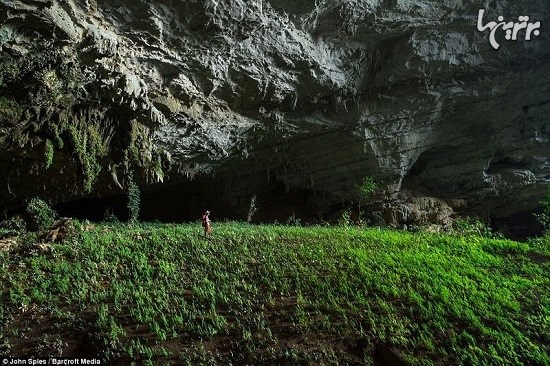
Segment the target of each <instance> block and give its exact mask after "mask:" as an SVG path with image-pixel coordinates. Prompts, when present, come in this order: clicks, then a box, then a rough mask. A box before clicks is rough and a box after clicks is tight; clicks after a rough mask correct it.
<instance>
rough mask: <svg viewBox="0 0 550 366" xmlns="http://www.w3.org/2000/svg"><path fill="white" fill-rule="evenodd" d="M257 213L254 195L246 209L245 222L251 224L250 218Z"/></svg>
mask: <svg viewBox="0 0 550 366" xmlns="http://www.w3.org/2000/svg"><path fill="white" fill-rule="evenodd" d="M257 211H258V208H257V207H256V195H254V196H252V198H251V199H250V206H249V207H248V216H247V217H246V222H251V221H252V217H253V216H254V214H255V213H256V212H257Z"/></svg>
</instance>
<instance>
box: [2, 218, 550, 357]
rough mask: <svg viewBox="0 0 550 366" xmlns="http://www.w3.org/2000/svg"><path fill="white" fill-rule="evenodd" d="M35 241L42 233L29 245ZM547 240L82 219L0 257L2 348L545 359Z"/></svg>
mask: <svg viewBox="0 0 550 366" xmlns="http://www.w3.org/2000/svg"><path fill="white" fill-rule="evenodd" d="M25 240H26V241H27V242H29V243H30V242H31V241H32V240H33V239H32V238H26V239H23V238H22V237H20V238H19V241H20V242H21V241H25ZM548 247H549V242H548V240H544V239H540V240H538V241H533V242H530V243H518V242H514V241H509V240H494V239H487V238H482V237H475V236H468V237H459V236H450V235H439V234H428V233H422V232H419V233H407V232H401V231H392V230H380V229H359V228H349V227H348V228H346V227H308V228H302V227H290V226H270V225H262V226H253V225H245V224H240V223H218V224H216V225H215V226H214V235H213V237H212V238H209V239H206V238H203V237H202V236H201V228H200V226H199V225H191V224H185V225H167V224H139V225H133V226H128V225H122V224H114V225H108V224H100V225H96V226H91V225H86V224H81V223H77V224H76V229H75V233H74V234H73V235H71V236H70V237H68V238H67V239H65V241H63V242H61V243H57V244H53V250H52V251H51V252H44V253H40V252H39V251H36V250H35V249H33V247H32V246H31V244H28V243H27V244H25V243H23V244H20V245H19V247H17V248H15V249H10V250H7V251H1V252H0V279H1V282H2V291H3V292H2V303H1V306H0V319H1V326H2V328H1V335H0V354H8V355H14V356H18V355H21V356H28V355H40V356H45V355H56V356H59V355H63V356H72V355H78V356H83V355H97V354H100V355H101V356H102V357H104V358H106V359H108V360H109V362H108V364H109V365H111V364H113V365H130V364H136V365H142V364H150V365H162V364H166V365H202V364H220V365H227V364H251V365H257V364H265V365H272V364H273V365H278V364H321V365H333V364H343V365H345V364H367V365H369V364H373V365H384V364H391V362H392V358H395V360H394V362H397V363H395V364H399V363H400V362H401V363H402V364H413V365H417V364H418V365H521V364H524V365H550V351H549V345H550V262H549V259H550V253H549V250H548Z"/></svg>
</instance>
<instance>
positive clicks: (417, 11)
mask: <svg viewBox="0 0 550 366" xmlns="http://www.w3.org/2000/svg"><path fill="white" fill-rule="evenodd" d="M481 6H482V4H479V5H475V4H471V3H470V2H463V1H439V0H425V1H420V2H418V1H415V2H405V1H397V2H396V1H373V0H355V1H344V0H337V1H333V0H331V1H328V0H321V1H317V0H316V1H314V0H304V1H299V2H297V1H289V0H247V1H244V0H222V1H213V0H207V1H174V2H165V1H143V0H120V1H115V2H113V1H107V0H88V1H84V0H63V1H62V0H0V62H2V70H3V71H2V74H1V75H0V76H1V84H0V95H1V96H2V98H3V99H1V100H0V102H2V103H0V115H1V116H0V121H1V122H0V166H1V169H0V185H1V186H2V187H3V189H2V193H1V194H0V204H1V205H2V206H5V207H14V206H17V205H18V204H20V202H21V201H22V199H24V198H26V197H29V196H35V195H40V196H43V197H47V198H49V199H50V200H51V201H52V202H64V201H68V200H72V199H76V198H79V197H85V196H88V197H89V196H91V195H92V194H93V195H94V196H98V195H99V196H104V195H109V194H113V193H121V189H120V187H121V186H123V185H124V184H125V183H124V182H118V181H117V182H114V180H116V179H114V180H113V178H112V177H117V172H119V174H118V177H119V178H120V177H121V176H122V175H121V173H122V172H123V171H124V170H125V169H128V166H130V167H134V168H135V169H138V168H139V169H141V179H142V180H143V182H142V186H143V187H144V190H145V191H147V189H149V188H147V187H151V189H157V190H158V189H162V187H163V186H157V185H155V183H156V182H160V181H162V182H164V183H163V184H164V185H175V184H180V185H182V187H183V186H185V187H191V186H192V185H193V182H198V181H200V179H202V178H204V179H206V178H205V177H207V178H208V179H211V181H213V182H217V183H216V184H215V186H216V187H218V188H216V189H217V190H218V193H217V197H218V198H219V199H222V198H223V199H225V200H226V201H227V202H226V203H227V207H229V206H231V207H232V206H234V205H235V204H236V202H241V201H243V202H247V201H250V197H251V196H252V195H254V194H256V193H262V192H265V191H266V190H272V189H273V184H272V183H273V182H274V181H276V182H278V183H279V184H280V185H283V186H285V187H286V189H287V192H288V191H289V190H290V191H291V190H296V189H300V190H304V191H307V192H310V193H311V194H309V195H308V202H307V207H309V209H310V210H313V211H319V212H322V211H327V210H330V207H331V205H335V204H339V203H341V202H345V201H348V200H355V199H357V198H358V197H359V196H358V195H359V192H358V191H357V188H356V187H357V183H358V182H360V181H361V180H362V179H363V178H364V177H365V176H373V177H374V178H375V179H376V180H377V181H378V182H380V184H381V185H382V187H383V192H382V193H381V196H379V197H378V198H377V199H378V200H380V201H382V202H386V203H391V207H390V208H391V210H392V211H393V214H392V215H394V216H395V217H396V220H398V221H399V220H404V221H408V220H413V221H415V220H420V221H426V220H428V221H429V220H435V221H445V220H446V219H445V218H444V217H439V216H437V215H438V214H435V213H434V212H435V211H437V210H442V212H443V213H442V215H443V216H448V213H449V210H450V207H449V205H447V204H446V203H445V202H446V201H448V202H451V206H453V207H454V206H455V205H454V204H453V203H452V202H455V203H456V202H462V203H463V207H465V208H462V209H461V210H462V211H463V212H475V211H477V212H486V213H488V214H490V215H508V214H511V213H513V212H518V211H522V210H527V209H532V208H534V207H535V206H536V205H537V203H538V201H539V199H540V197H541V196H542V195H543V194H544V190H545V187H546V186H547V185H548V183H549V180H550V179H549V177H550V145H549V138H550V118H549V117H550V92H549V91H550V77H549V75H550V54H549V50H550V39H549V33H548V31H546V30H545V29H543V30H542V34H541V35H540V37H538V38H536V39H533V40H531V41H529V42H527V41H525V40H520V41H518V42H504V41H503V44H502V47H501V49H500V50H498V51H495V50H494V49H492V48H491V47H490V45H489V42H488V35H487V33H480V32H478V31H477V30H476V21H477V11H478V8H479V7H481ZM487 14H488V15H487V16H489V17H493V18H496V17H497V16H498V15H503V16H504V17H505V18H507V19H513V20H515V19H517V17H518V16H519V15H523V14H528V15H530V16H531V18H532V19H536V20H540V21H541V22H542V24H545V23H547V24H550V23H549V22H550V5H549V3H548V1H546V0H536V1H511V0H499V1H494V2H491V7H490V8H488V9H487ZM21 60H24V62H19V63H18V61H21ZM3 107H4V109H2V108H3ZM78 116H81V117H78ZM86 116H88V117H86ZM91 116H94V117H93V118H92V117H91ZM78 118H83V119H86V118H91V119H93V121H95V122H94V123H95V125H94V126H97V131H99V133H98V136H99V137H100V138H99V140H100V141H102V142H103V143H99V144H98V146H95V145H93V146H92V145H90V146H87V147H86V149H87V150H86V154H88V155H90V156H91V158H90V159H87V158H86V157H83V156H80V155H79V154H77V153H75V151H76V152H78V148H82V147H79V144H78V143H75V141H73V140H75V139H74V138H73V140H71V136H72V135H71V131H72V130H71V128H72V127H71V123H73V121H74V120H77V119H78ZM56 126H65V127H63V128H64V129H62V130H61V133H59V134H56ZM135 126H140V127H139V128H138V127H135ZM138 132H139V133H138ZM86 133H87V132H86ZM96 134H97V133H96ZM47 140H51V141H54V142H55V141H57V143H55V144H54V145H53V146H54V147H55V149H54V150H55V151H54V156H53V162H52V164H51V166H49V167H48V168H46V164H44V158H43V157H44V148H45V146H46V141H47ZM71 141H72V142H71ZM88 141H89V139H88ZM76 142H78V141H76ZM113 172H114V173H113ZM83 175H84V176H86V177H88V178H87V179H83V177H82V176H83ZM201 177H202V178H201ZM83 180H84V181H85V182H86V184H88V185H91V186H92V189H91V190H88V192H87V191H86V190H85V189H83V188H82V181H83ZM212 185H214V184H211V185H210V186H212ZM182 189H183V188H182ZM195 190H196V191H197V196H200V195H201V194H202V193H205V192H201V191H200V188H195ZM190 191H193V190H192V189H191V190H190ZM403 191H407V192H409V193H408V196H412V197H415V196H416V197H417V198H408V200H409V202H407V201H406V200H405V201H403V200H400V198H399V197H400V192H403ZM92 192H93V193H92ZM227 197H231V198H230V199H228V198H227ZM224 207H225V206H224ZM433 215H436V216H433ZM397 216H399V217H397Z"/></svg>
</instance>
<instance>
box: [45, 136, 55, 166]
mask: <svg viewBox="0 0 550 366" xmlns="http://www.w3.org/2000/svg"><path fill="white" fill-rule="evenodd" d="M53 154H54V149H53V143H52V141H51V140H49V139H47V140H46V142H45V144H44V158H45V160H46V169H48V168H49V167H50V166H51V165H52V163H53Z"/></svg>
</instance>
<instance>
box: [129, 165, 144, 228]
mask: <svg viewBox="0 0 550 366" xmlns="http://www.w3.org/2000/svg"><path fill="white" fill-rule="evenodd" d="M140 203H141V199H140V192H139V186H138V185H137V183H136V182H135V181H134V177H133V175H132V174H130V176H129V179H128V213H129V221H130V222H136V221H137V220H138V218H139V205H140Z"/></svg>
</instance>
